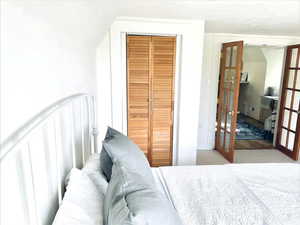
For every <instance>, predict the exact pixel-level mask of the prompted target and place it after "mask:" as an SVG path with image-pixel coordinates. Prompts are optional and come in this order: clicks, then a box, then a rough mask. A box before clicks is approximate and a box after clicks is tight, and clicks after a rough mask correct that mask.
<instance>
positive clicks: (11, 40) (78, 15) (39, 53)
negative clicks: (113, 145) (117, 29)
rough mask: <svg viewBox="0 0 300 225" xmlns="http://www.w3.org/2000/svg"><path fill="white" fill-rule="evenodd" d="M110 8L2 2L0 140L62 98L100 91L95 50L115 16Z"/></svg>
mask: <svg viewBox="0 0 300 225" xmlns="http://www.w3.org/2000/svg"><path fill="white" fill-rule="evenodd" d="M102 4H103V5H102ZM109 4H110V3H104V1H102V0H101V1H98V2H95V1H93V2H92V1H76V3H75V2H70V1H63V0H62V1H59V2H58V1H53V2H51V1H50V2H49V1H47V2H40V1H32V0H24V1H13V0H11V1H1V89H0V90H1V127H0V130H1V133H0V134H1V135H0V136H1V138H0V141H1V140H4V139H5V138H6V137H7V136H8V135H9V134H11V133H12V132H13V131H14V130H15V129H17V128H18V127H19V126H20V125H22V124H23V123H25V122H26V121H27V120H28V119H29V118H31V117H32V116H34V115H35V114H37V113H38V112H39V111H40V110H42V109H43V108H44V107H46V106H48V105H50V104H51V103H53V102H55V101H56V100H58V99H60V98H62V97H65V96H68V95H71V94H74V93H80V92H85V93H90V94H95V93H96V91H95V90H96V82H95V80H96V76H95V74H96V61H95V58H96V50H95V49H96V45H97V43H98V42H99V41H100V40H101V38H102V37H101V36H102V35H103V34H104V33H105V31H106V30H107V28H108V27H109V25H110V23H111V22H112V20H113V17H114V16H113V13H112V11H111V7H112V6H109ZM101 6H107V7H106V8H105V9H103V8H102V7H101Z"/></svg>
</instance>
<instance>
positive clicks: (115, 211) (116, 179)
mask: <svg viewBox="0 0 300 225" xmlns="http://www.w3.org/2000/svg"><path fill="white" fill-rule="evenodd" d="M103 148H104V149H105V151H106V152H107V154H108V156H109V157H110V158H111V160H112V163H113V165H112V174H111V179H110V182H109V184H108V188H107V192H106V195H105V200H104V221H105V224H106V225H161V224H164V225H182V223H181V220H180V218H179V216H178V215H177V213H176V210H175V209H174V208H173V206H172V204H171V203H170V202H169V200H168V199H167V198H166V197H165V196H163V195H162V194H161V193H160V192H159V191H158V190H157V188H156V186H155V181H154V178H153V175H152V171H151V168H150V166H149V163H148V161H147V159H146V157H145V155H144V154H143V152H142V151H141V150H140V149H139V148H138V146H137V145H135V144H134V143H133V142H132V141H131V140H129V139H128V138H127V137H126V136H124V135H122V134H120V133H119V134H116V133H114V135H113V137H111V138H108V139H106V140H104V141H103Z"/></svg>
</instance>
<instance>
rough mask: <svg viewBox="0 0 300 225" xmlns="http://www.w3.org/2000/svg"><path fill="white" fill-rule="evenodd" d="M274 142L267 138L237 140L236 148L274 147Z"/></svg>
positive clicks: (256, 148)
mask: <svg viewBox="0 0 300 225" xmlns="http://www.w3.org/2000/svg"><path fill="white" fill-rule="evenodd" d="M273 148H274V147H273V144H272V143H271V142H268V141H265V140H235V149H239V150H246V149H251V150H252V149H254V150H258V149H273Z"/></svg>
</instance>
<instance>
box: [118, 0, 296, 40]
mask: <svg viewBox="0 0 300 225" xmlns="http://www.w3.org/2000/svg"><path fill="white" fill-rule="evenodd" d="M118 5H119V7H120V8H119V13H118V15H119V16H133V17H150V18H173V19H204V20H206V32H221V33H246V34H269V35H293V36H300V0H281V1H279V0H278V1H276V0H252V1H247V0H239V1H237V0H223V1H219V0H121V1H120V2H119V4H118Z"/></svg>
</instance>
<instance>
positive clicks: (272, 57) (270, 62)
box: [261, 48, 284, 95]
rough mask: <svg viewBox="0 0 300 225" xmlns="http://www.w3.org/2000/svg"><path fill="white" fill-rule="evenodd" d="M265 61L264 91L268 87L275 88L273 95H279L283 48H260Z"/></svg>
mask: <svg viewBox="0 0 300 225" xmlns="http://www.w3.org/2000/svg"><path fill="white" fill-rule="evenodd" d="M261 49H262V51H263V53H264V55H265V58H266V60H267V68H266V81H265V91H266V90H267V88H268V87H274V88H275V95H278V94H279V88H280V82H281V74H282V67H283V62H284V60H283V58H284V48H261Z"/></svg>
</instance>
